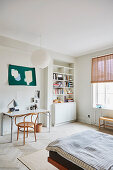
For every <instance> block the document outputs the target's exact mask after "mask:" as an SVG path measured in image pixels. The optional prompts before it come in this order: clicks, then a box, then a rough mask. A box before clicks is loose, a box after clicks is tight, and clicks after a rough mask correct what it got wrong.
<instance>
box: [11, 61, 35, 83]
mask: <svg viewBox="0 0 113 170" xmlns="http://www.w3.org/2000/svg"><path fill="white" fill-rule="evenodd" d="M8 83H9V85H23V86H36V73H35V68H32V67H23V66H17V65H11V64H9V68H8Z"/></svg>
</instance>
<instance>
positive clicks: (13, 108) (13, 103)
mask: <svg viewBox="0 0 113 170" xmlns="http://www.w3.org/2000/svg"><path fill="white" fill-rule="evenodd" d="M16 106H18V104H17V102H16V101H15V100H14V99H13V100H12V101H11V102H10V103H9V104H8V108H9V111H8V112H13V111H19V109H16V108H15V107H16Z"/></svg>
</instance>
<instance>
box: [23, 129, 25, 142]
mask: <svg viewBox="0 0 113 170" xmlns="http://www.w3.org/2000/svg"><path fill="white" fill-rule="evenodd" d="M23 137H24V139H23V144H24V145H25V127H24V136H23Z"/></svg>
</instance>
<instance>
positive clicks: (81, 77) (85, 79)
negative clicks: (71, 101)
mask: <svg viewBox="0 0 113 170" xmlns="http://www.w3.org/2000/svg"><path fill="white" fill-rule="evenodd" d="M110 53H113V48H111V49H107V50H104V51H98V52H95V53H92V54H88V55H84V56H80V57H78V58H76V59H75V61H76V67H77V68H76V88H75V89H76V101H77V119H78V120H79V121H81V122H85V123H92V124H94V123H95V114H96V124H98V118H99V116H100V112H101V111H100V110H96V111H95V109H93V108H92V85H91V60H92V57H98V56H101V55H105V54H110ZM102 114H103V115H106V116H112V117H113V111H110V110H102ZM88 115H90V116H91V118H90V119H89V118H88Z"/></svg>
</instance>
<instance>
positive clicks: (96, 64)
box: [91, 54, 113, 109]
mask: <svg viewBox="0 0 113 170" xmlns="http://www.w3.org/2000/svg"><path fill="white" fill-rule="evenodd" d="M91 83H93V107H96V105H97V104H101V105H102V106H103V107H106V108H109V109H111V108H112V109H113V54H109V55H105V56H101V57H96V58H93V59H92V72H91Z"/></svg>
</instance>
